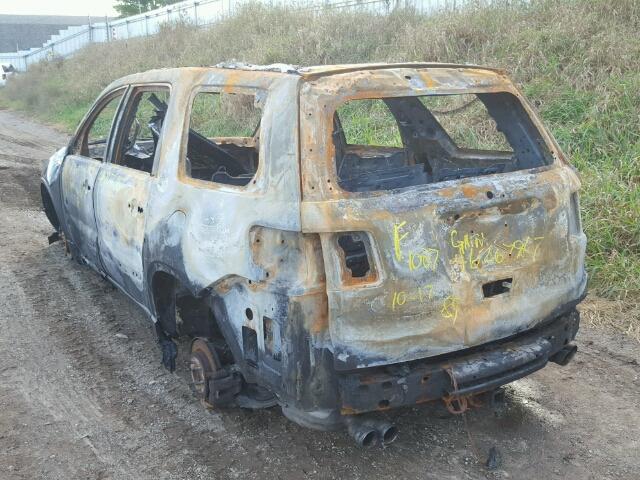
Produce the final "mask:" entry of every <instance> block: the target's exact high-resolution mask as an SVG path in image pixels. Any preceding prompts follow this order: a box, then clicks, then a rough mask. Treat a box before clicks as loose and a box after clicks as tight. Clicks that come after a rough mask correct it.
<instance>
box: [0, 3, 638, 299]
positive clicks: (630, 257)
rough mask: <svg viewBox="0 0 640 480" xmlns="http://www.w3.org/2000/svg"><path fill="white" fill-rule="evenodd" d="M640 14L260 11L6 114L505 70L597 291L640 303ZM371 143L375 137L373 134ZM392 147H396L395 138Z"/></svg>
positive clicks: (159, 39) (125, 54) (30, 77)
mask: <svg viewBox="0 0 640 480" xmlns="http://www.w3.org/2000/svg"><path fill="white" fill-rule="evenodd" d="M638 32H640V2H638V1H637V0H615V1H611V0H592V1H579V0H564V1H561V0H546V1H545V0H540V1H531V2H522V3H518V2H514V1H511V2H505V3H504V4H498V5H494V6H491V7H486V6H485V7H482V6H478V5H476V6H471V7H468V8H466V9H463V10H460V11H457V12H443V13H441V14H438V15H434V16H431V17H425V16H422V15H418V14H416V13H415V12H412V11H409V10H401V11H397V12H395V13H393V14H391V15H389V16H378V15H372V14H368V13H363V12H351V13H349V12H341V11H331V10H328V11H323V12H320V13H317V14H311V13H309V12H295V11H290V10H286V9H281V8H268V7H262V6H247V7H246V8H244V9H243V10H242V11H240V12H239V13H238V14H237V15H236V16H234V17H231V18H228V19H226V20H224V21H222V22H220V23H218V24H216V25H215V26H213V27H212V28H209V29H206V30H204V29H198V28H195V27H193V26H191V25H186V24H178V25H172V26H166V27H165V28H164V29H163V30H162V31H161V32H160V34H159V35H157V36H154V37H150V38H143V39H135V40H129V41H120V42H116V43H111V44H100V45H92V46H90V47H88V48H86V49H85V50H83V51H81V52H79V53H78V54H77V55H75V56H74V57H72V58H70V59H68V60H53V61H50V62H46V63H42V64H39V65H37V66H34V67H32V68H31V69H30V71H29V72H28V73H27V74H25V75H20V76H19V78H18V79H16V81H13V82H11V83H10V85H8V86H7V87H6V88H5V89H4V91H3V92H2V93H1V94H0V103H1V104H3V105H4V106H8V107H10V108H15V109H19V110H23V111H26V112H29V113H31V114H33V115H35V116H36V117H38V118H40V119H42V120H44V121H47V122H51V123H55V124H58V125H61V126H63V127H64V128H66V129H68V130H72V129H73V128H74V127H75V126H76V124H77V122H78V121H79V119H80V118H81V117H82V115H83V114H84V113H85V112H86V110H87V108H88V106H89V105H90V104H91V102H92V101H93V100H94V99H95V97H96V96H97V95H98V93H99V92H100V91H101V90H102V89H103V88H104V87H105V86H106V85H107V84H108V83H109V82H110V81H111V80H113V79H115V78H118V77H121V76H123V75H126V74H129V73H133V72H138V71H143V70H147V69H150V68H156V67H172V66H197V65H213V64H215V63H218V62H220V61H223V60H231V59H236V60H241V61H247V62H252V63H273V62H285V63H293V64H299V65H312V64H330V63H345V62H346V63H353V62H367V61H386V62H394V61H405V60H415V61H440V62H459V63H477V64H483V65H490V66H497V67H502V68H504V69H506V70H507V71H508V72H509V73H510V75H511V76H512V77H513V78H514V79H515V81H516V82H517V83H518V84H519V85H520V86H521V88H522V89H523V90H524V92H525V93H526V95H527V96H528V97H529V99H530V100H531V101H532V102H533V103H534V105H535V106H536V107H537V108H538V109H539V111H540V112H541V114H542V117H543V118H544V120H545V121H546V123H547V125H548V126H549V127H550V128H551V130H552V132H553V133H554V135H555V136H556V138H557V139H558V141H559V143H560V145H561V146H562V148H563V150H564V151H565V153H567V154H568V156H569V157H570V158H571V159H572V162H573V164H574V165H575V166H576V167H577V168H578V170H579V171H580V173H581V176H582V179H583V189H582V197H581V202H582V212H583V223H584V228H585V230H586V232H587V235H588V237H589V244H588V260H587V261H588V270H589V273H590V275H591V290H592V291H594V292H596V293H598V294H600V295H603V296H606V297H609V298H615V299H627V300H632V299H633V300H632V301H635V299H637V298H640V34H639V33H638ZM365 133H366V132H364V133H363V134H365ZM389 141H393V139H390V140H389Z"/></svg>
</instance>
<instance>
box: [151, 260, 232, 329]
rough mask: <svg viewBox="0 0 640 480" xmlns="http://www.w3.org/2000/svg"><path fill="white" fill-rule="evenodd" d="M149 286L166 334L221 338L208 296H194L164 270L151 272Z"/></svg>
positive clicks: (159, 319) (158, 317) (157, 314)
mask: <svg viewBox="0 0 640 480" xmlns="http://www.w3.org/2000/svg"><path fill="white" fill-rule="evenodd" d="M151 288H152V294H153V302H154V307H155V311H156V316H157V319H158V321H159V322H160V324H161V325H162V327H163V329H164V330H165V332H166V333H167V334H168V335H170V336H172V337H178V336H182V335H187V336H190V337H206V338H212V339H219V340H224V337H223V336H222V333H221V332H220V329H219V328H218V322H217V321H216V319H215V317H214V314H213V310H212V309H211V307H210V305H209V299H208V297H206V296H205V297H201V298H198V297H195V296H194V295H192V294H191V292H190V291H189V290H188V289H186V288H185V287H184V286H183V285H182V284H181V283H180V281H179V280H178V279H177V278H176V277H174V276H173V275H171V274H170V273H167V272H164V271H159V272H156V273H155V274H154V276H153V280H152V282H151Z"/></svg>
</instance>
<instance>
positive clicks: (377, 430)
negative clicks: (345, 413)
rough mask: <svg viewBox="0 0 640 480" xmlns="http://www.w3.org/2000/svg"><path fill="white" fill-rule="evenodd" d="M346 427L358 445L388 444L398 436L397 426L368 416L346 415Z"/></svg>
mask: <svg viewBox="0 0 640 480" xmlns="http://www.w3.org/2000/svg"><path fill="white" fill-rule="evenodd" d="M346 422H347V429H348V431H349V435H351V436H352V437H353V439H354V440H355V441H356V444H357V445H358V446H359V447H365V448H366V447H373V446H375V445H378V444H382V445H388V444H390V443H392V442H393V441H394V440H395V439H396V438H398V427H396V426H395V425H393V424H392V423H389V422H386V421H384V420H378V419H375V418H370V417H358V416H352V417H347V419H346Z"/></svg>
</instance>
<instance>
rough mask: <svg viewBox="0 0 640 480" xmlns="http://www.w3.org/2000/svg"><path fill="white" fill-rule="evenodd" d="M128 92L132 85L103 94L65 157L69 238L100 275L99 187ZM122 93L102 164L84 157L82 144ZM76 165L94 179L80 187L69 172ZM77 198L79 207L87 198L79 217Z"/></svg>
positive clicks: (64, 198)
mask: <svg viewBox="0 0 640 480" xmlns="http://www.w3.org/2000/svg"><path fill="white" fill-rule="evenodd" d="M128 90H129V86H128V85H122V86H118V87H115V88H113V89H111V90H109V91H106V92H103V93H102V95H100V97H98V99H97V100H96V101H95V102H94V104H93V106H92V107H91V109H90V110H89V112H88V113H87V114H86V115H85V117H84V118H83V120H82V121H81V122H80V124H79V126H78V128H77V129H76V132H75V133H74V135H73V137H72V138H71V141H70V142H69V144H68V147H67V153H66V155H65V158H64V161H63V164H62V170H61V173H60V192H61V200H62V209H63V215H62V216H63V220H62V221H63V225H64V229H65V235H66V238H67V239H68V240H70V242H69V243H70V248H71V249H72V252H73V253H74V256H75V257H76V258H78V259H80V260H82V261H83V262H84V263H86V264H87V265H89V266H90V267H92V268H93V269H94V270H97V271H98V272H100V273H104V268H103V265H102V263H101V261H100V252H99V242H98V232H97V225H96V220H95V209H94V207H95V205H94V193H95V184H96V181H97V179H98V177H99V175H100V170H101V169H102V166H103V165H104V164H105V163H106V162H107V161H109V157H110V155H111V151H112V144H113V140H114V138H115V135H114V132H116V131H117V128H118V126H119V123H120V117H121V114H122V109H123V106H124V105H125V101H126V99H127V95H128ZM119 93H121V97H120V100H119V103H118V106H117V108H116V111H115V114H114V116H113V119H112V121H111V126H110V127H109V133H108V136H107V138H106V143H105V150H104V155H103V159H102V161H100V160H96V159H94V158H92V157H88V156H85V155H80V154H79V152H81V151H82V147H81V146H79V142H85V141H86V138H87V136H88V134H89V132H90V131H91V128H92V127H93V125H94V122H95V120H96V118H97V117H98V116H99V115H100V114H101V113H102V112H103V110H104V108H105V107H106V106H107V105H108V104H109V103H110V102H111V101H113V99H114V97H115V96H116V95H117V94H119ZM83 137H84V138H83ZM76 152H78V153H76ZM74 162H75V163H76V164H78V165H79V166H80V167H86V168H83V169H82V170H85V171H86V173H87V174H88V175H89V177H90V178H85V179H84V181H82V183H81V184H78V181H79V180H78V178H77V175H72V174H71V173H69V172H70V169H71V168H72V167H71V166H70V165H72V164H74ZM82 164H86V165H82ZM89 167H91V168H89ZM74 173H77V172H74ZM67 174H68V175H71V177H70V178H68V179H67V180H66V181H65V175H67ZM74 195H75V196H76V197H77V198H76V199H75V201H76V203H77V204H78V205H76V207H78V206H79V205H80V200H82V199H84V201H83V202H82V210H83V211H82V212H80V211H79V209H78V208H76V212H75V214H74V212H70V210H69V208H70V202H73V201H74V198H73V197H74ZM81 197H82V198H81ZM80 213H82V214H83V215H82V217H83V218H79V216H78V215H79V214H80ZM78 222H83V225H82V226H80V225H79V224H78ZM87 235H90V236H91V238H87Z"/></svg>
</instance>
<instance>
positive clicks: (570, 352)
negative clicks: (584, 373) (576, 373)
mask: <svg viewBox="0 0 640 480" xmlns="http://www.w3.org/2000/svg"><path fill="white" fill-rule="evenodd" d="M577 351H578V346H577V345H565V346H564V347H562V348H561V349H560V350H558V351H557V352H556V353H554V354H553V355H552V356H551V358H550V359H549V360H551V361H552V362H553V363H557V364H558V365H560V366H562V367H564V366H565V365H567V364H568V363H569V362H570V361H571V360H572V359H573V357H574V356H575V354H576V352H577Z"/></svg>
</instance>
